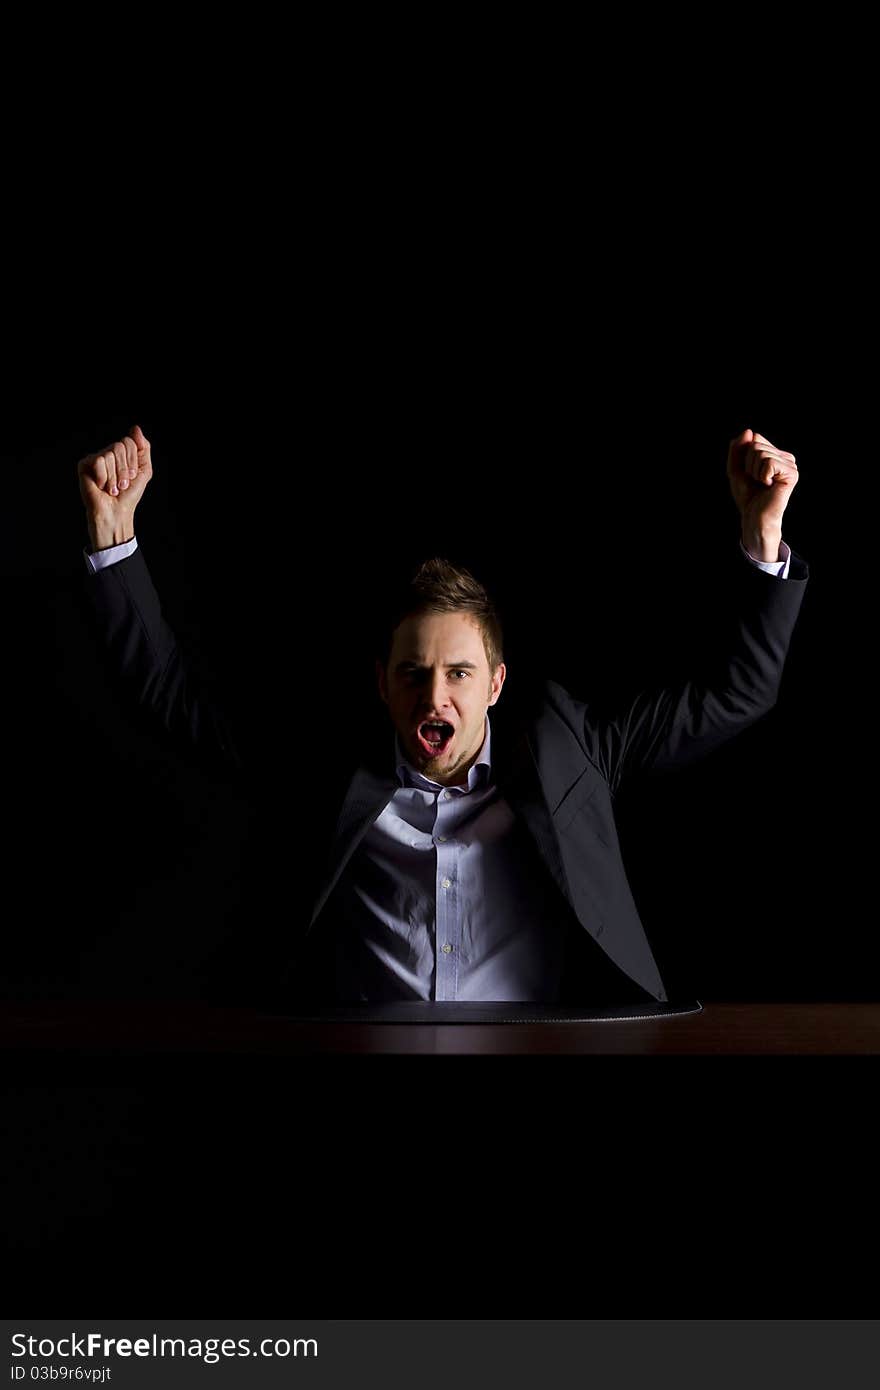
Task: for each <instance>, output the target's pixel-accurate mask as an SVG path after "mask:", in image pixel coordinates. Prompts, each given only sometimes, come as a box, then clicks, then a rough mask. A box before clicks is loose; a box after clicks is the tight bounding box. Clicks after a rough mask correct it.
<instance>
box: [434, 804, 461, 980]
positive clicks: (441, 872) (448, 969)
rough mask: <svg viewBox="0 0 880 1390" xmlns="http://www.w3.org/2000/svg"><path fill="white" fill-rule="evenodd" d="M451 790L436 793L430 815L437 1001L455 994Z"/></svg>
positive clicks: (456, 901) (457, 916)
mask: <svg viewBox="0 0 880 1390" xmlns="http://www.w3.org/2000/svg"><path fill="white" fill-rule="evenodd" d="M462 795H463V792H461V791H456V790H455V789H451V790H445V791H442V792H439V793H438V796H437V813H436V816H435V818H434V844H435V846H436V849H437V878H436V909H435V913H434V924H435V969H434V980H435V985H434V996H435V998H436V999H437V1000H451V999H455V998H456V997H457V990H458V958H459V954H460V950H461V891H460V884H459V874H458V863H457V859H458V854H457V850H458V846H457V845H456V843H455V841H454V839H453V838H452V837H451V836H450V833H449V832H450V830H451V828H452V825H453V822H454V818H455V810H456V798H457V797H459V796H462Z"/></svg>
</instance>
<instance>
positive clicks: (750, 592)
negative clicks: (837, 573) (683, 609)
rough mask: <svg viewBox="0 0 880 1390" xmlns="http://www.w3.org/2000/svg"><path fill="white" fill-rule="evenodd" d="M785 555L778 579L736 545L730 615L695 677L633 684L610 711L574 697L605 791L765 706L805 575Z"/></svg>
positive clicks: (712, 744) (727, 732) (738, 725)
mask: <svg viewBox="0 0 880 1390" xmlns="http://www.w3.org/2000/svg"><path fill="white" fill-rule="evenodd" d="M787 549H788V547H787ZM785 563H786V567H787V569H788V577H787V578H786V579H785V581H784V582H780V576H776V575H774V574H772V573H768V572H767V571H766V570H765V569H764V568H762V567H761V566H759V565H758V564H757V563H756V562H755V561H754V560H753V559H752V558H751V557H749V556H748V552H743V555H742V557H741V558H740V560H739V562H738V564H737V567H736V582H735V586H734V597H735V605H734V610H733V620H732V622H731V623H730V625H729V627H728V629H727V633H726V637H725V638H723V639H722V640H721V644H720V649H719V650H720V656H719V658H718V660H717V661H716V662H715V664H714V665H713V666H712V668H711V670H710V672H709V674H707V675H706V676H704V677H703V678H702V679H692V680H684V681H682V682H680V683H679V684H676V685H673V686H669V687H667V688H664V689H661V690H645V691H641V692H640V693H639V694H637V695H636V696H635V697H634V698H633V699H632V700H631V702H630V703H629V704H628V705H627V706H626V707H625V708H624V709H622V710H620V711H618V712H617V713H611V714H608V713H602V714H597V713H596V711H595V710H594V709H592V708H591V707H590V706H589V705H585V704H583V703H582V702H575V715H574V725H575V727H576V728H578V729H580V728H583V737H584V751H585V752H586V754H587V756H588V757H589V758H590V759H591V761H592V762H593V764H594V765H595V766H596V767H597V768H598V770H599V771H600V772H601V774H602V776H603V777H604V778H605V780H606V782H607V783H608V785H609V787H610V789H611V791H612V793H614V792H616V791H617V790H618V788H619V787H620V784H621V783H622V782H623V781H624V780H625V779H628V778H631V777H633V776H634V775H636V774H638V775H639V776H641V775H648V774H650V775H654V774H657V773H665V772H669V771H671V770H674V769H677V768H680V767H683V766H686V765H687V764H689V763H692V762H694V761H695V760H697V759H698V758H702V757H705V756H706V755H707V754H708V753H711V752H712V751H713V750H714V749H716V748H718V747H720V745H721V744H722V743H726V742H727V741H728V739H731V738H733V737H735V736H736V735H737V734H739V733H741V732H742V731H743V730H744V729H747V728H748V727H749V726H750V725H752V724H754V723H755V721H756V720H758V719H760V718H761V717H762V716H763V715H765V714H767V713H768V711H769V710H771V709H772V708H773V706H774V705H775V703H776V701H777V698H778V695H779V688H780V682H781V679H782V671H783V667H784V665H785V660H786V656H787V654H788V649H789V645H790V643H791V637H792V633H793V631H794V627H795V623H796V622H797V618H798V614H799V612H800V607H801V604H802V602H803V598H804V593H805V590H806V587H807V582H808V580H809V566H808V564H807V562H806V561H805V560H804V559H803V557H802V556H800V555H798V554H797V552H796V551H794V550H790V551H789V553H788V555H787V556H786V561H785ZM554 685H555V683H554ZM561 690H562V687H559V686H556V687H555V693H558V692H560V691H561ZM563 693H564V692H563ZM569 698H570V697H569Z"/></svg>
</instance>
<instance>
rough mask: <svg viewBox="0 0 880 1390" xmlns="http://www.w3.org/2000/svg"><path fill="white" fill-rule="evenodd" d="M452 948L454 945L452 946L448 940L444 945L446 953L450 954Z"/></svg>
mask: <svg viewBox="0 0 880 1390" xmlns="http://www.w3.org/2000/svg"><path fill="white" fill-rule="evenodd" d="M451 950H452V947H451V946H450V944H449V942H448V941H447V942H446V943H445V945H444V947H443V951H444V954H445V955H447V956H448V955H449V952H450V951H451Z"/></svg>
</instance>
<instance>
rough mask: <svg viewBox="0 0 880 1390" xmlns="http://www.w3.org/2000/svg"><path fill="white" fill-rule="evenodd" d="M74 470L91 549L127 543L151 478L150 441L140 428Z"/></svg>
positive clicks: (85, 460)
mask: <svg viewBox="0 0 880 1390" xmlns="http://www.w3.org/2000/svg"><path fill="white" fill-rule="evenodd" d="M76 467H77V476H78V478H79V490H80V496H81V497H82V500H83V506H84V507H85V509H86V520H87V523H88V528H89V535H90V537H91V540H92V547H93V549H95V550H101V549H104V548H105V547H106V546H108V545H118V544H119V542H120V541H124V540H131V538H132V536H133V535H134V513H135V508H136V507H137V504H138V502H140V500H141V498H142V497H143V495H144V492H145V490H146V487H147V484H148V483H149V481H150V479H151V478H152V476H153V464H152V461H151V459H150V441H149V440H148V439H147V437H146V435H145V434H144V432H143V430H142V429H141V427H140V425H135V426H134V427H133V429H132V431H131V434H127V435H126V436H125V437H124V439H118V440H117V441H116V443H115V444H110V445H108V446H107V448H106V449H102V450H101V451H100V452H99V453H95V454H86V456H85V458H81V459H80V460H79V463H78V464H77V466H76Z"/></svg>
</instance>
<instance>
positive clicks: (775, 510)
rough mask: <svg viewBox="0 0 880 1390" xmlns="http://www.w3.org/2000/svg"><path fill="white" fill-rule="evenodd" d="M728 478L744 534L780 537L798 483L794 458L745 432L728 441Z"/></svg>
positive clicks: (751, 432)
mask: <svg viewBox="0 0 880 1390" xmlns="http://www.w3.org/2000/svg"><path fill="white" fill-rule="evenodd" d="M727 476H728V478H729V480H730V491H731V493H732V495H733V500H734V502H735V503H736V505H737V507H738V508H739V513H740V516H741V518H742V527H743V534H744V535H745V534H746V533H748V534H749V535H750V536H758V535H761V534H764V535H767V534H772V535H774V536H775V535H776V534H777V533H778V534H779V535H781V534H782V517H783V513H784V512H785V509H786V507H787V506H788V504H789V502H790V501H791V495H792V492H793V491H794V489H795V488H796V487H797V483H798V470H797V463H796V461H795V456H794V454H790V453H788V452H787V451H786V450H785V449H777V447H776V445H775V444H771V443H770V440H769V439H766V438H765V437H764V435H763V434H756V433H755V431H754V430H751V429H746V430H743V431H742V433H741V434H738V435H737V436H736V438H735V439H731V441H730V447H729V449H728V451H727Z"/></svg>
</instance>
